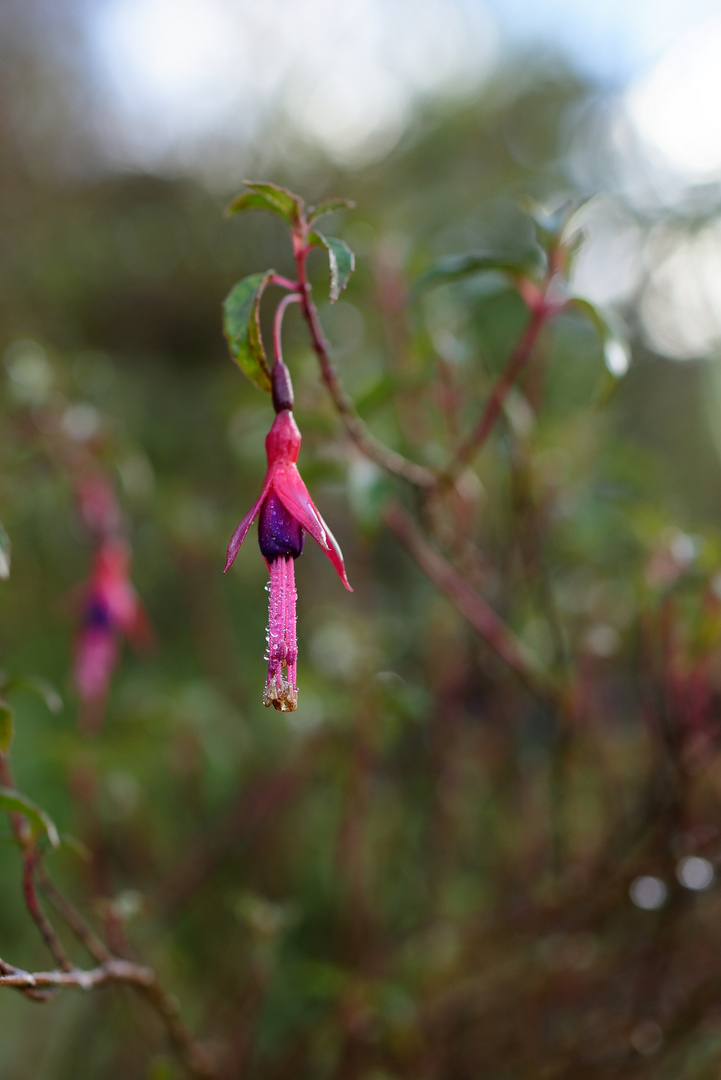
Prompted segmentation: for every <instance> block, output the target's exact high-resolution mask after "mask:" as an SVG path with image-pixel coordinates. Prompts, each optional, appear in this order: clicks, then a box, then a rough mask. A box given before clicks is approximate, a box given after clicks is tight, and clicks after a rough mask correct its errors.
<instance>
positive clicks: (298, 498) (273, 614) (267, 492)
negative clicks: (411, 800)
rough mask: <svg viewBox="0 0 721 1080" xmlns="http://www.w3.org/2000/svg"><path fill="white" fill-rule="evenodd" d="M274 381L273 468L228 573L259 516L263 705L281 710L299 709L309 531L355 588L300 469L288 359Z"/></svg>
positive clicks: (243, 526)
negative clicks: (264, 606) (263, 574)
mask: <svg viewBox="0 0 721 1080" xmlns="http://www.w3.org/2000/svg"><path fill="white" fill-rule="evenodd" d="M272 384H273V405H274V408H275V411H276V414H277V415H276V417H275V420H274V421H273V425H272V427H271V429H270V431H269V432H268V435H267V436H266V440H265V450H266V454H267V456H268V471H267V472H266V474H265V480H264V481H263V487H262V489H261V492H260V497H259V498H258V500H257V502H255V503H254V504H253V506H251V508H250V510H249V511H248V513H247V514H246V515H245V517H244V518H243V520H242V521H241V523H240V525H239V526H238V528H237V529H236V530H235V532H234V533H233V536H232V537H231V540H230V543H229V544H228V555H227V559H226V563H225V571H226V573H227V571H228V570H229V569H230V567H231V566H232V565H233V561H234V559H235V557H236V555H237V554H238V551H239V550H240V545H241V544H242V543H243V541H244V540H245V538H246V536H247V534H248V530H249V529H250V526H251V525H252V524H253V522H254V521H255V519H256V517H258V518H259V520H258V542H259V544H260V550H261V553H262V555H263V558H264V559H265V563H266V566H267V567H268V571H269V573H270V590H269V591H270V605H269V613H268V650H267V654H266V659H267V661H268V677H267V679H266V683H265V690H264V692H263V704H264V705H265V706H266V707H268V706H270V705H273V706H274V707H275V708H276V709H279V710H280V711H281V712H293V711H294V709H295V708H296V707H297V704H298V689H297V686H296V662H297V658H298V645H297V640H296V613H295V602H296V589H295V567H294V562H295V559H297V558H298V556H299V555H300V554H301V552H302V551H303V541H304V539H305V533H306V532H309V533H310V535H311V536H312V537H313V539H314V540H315V541H316V543H317V544H319V545H320V547H321V548H322V549H323V551H324V552H325V553H326V555H327V556H328V558H329V559H330V561H331V562H332V564H333V566H334V567H335V569H336V572H337V573H338V576H339V577H340V579H341V581H342V582H343V584H344V585H345V587H346V589H349V590H350V591H351V592H352V591H353V590H352V589H351V587H350V585H349V583H348V578H347V577H346V572H345V565H344V563H343V555H342V554H341V550H340V547H339V546H338V542H337V541H336V539H335V537H334V536H333V533H332V532H331V531H330V529H329V528H328V526H327V525H326V523H325V521H324V520H323V518H322V517H321V516H320V514H319V513H318V510H317V509H316V507H315V504H314V503H313V500H312V499H311V497H310V495H309V494H308V489H307V488H306V486H305V484H304V483H303V480H302V479H301V475H300V473H299V472H298V466H297V465H296V462H297V460H298V454H299V453H300V443H301V436H300V431H299V430H298V425H297V424H296V422H295V420H294V418H293V389H292V386H291V382H290V374H289V372H288V369H287V367H286V366H285V364H284V363H283V362H282V360H277V361H276V363H275V364H274V365H273V370H272ZM283 668H285V669H286V674H285V675H284V674H283Z"/></svg>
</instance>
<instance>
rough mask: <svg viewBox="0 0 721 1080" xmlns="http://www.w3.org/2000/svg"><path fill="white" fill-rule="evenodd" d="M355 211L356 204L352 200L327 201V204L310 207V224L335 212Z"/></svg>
mask: <svg viewBox="0 0 721 1080" xmlns="http://www.w3.org/2000/svg"><path fill="white" fill-rule="evenodd" d="M353 209H355V203H354V202H353V200H352V199H326V200H325V202H322V203H318V205H317V206H309V207H308V224H310V223H311V222H312V221H316V220H317V219H318V218H319V217H323V215H324V214H332V213H333V212H334V211H335V210H353Z"/></svg>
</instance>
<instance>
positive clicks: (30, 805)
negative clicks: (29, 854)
mask: <svg viewBox="0 0 721 1080" xmlns="http://www.w3.org/2000/svg"><path fill="white" fill-rule="evenodd" d="M0 810H7V811H8V813H10V814H22V815H23V816H24V817H26V818H27V819H28V821H29V822H30V823H31V824H32V825H33V827H34V828H35V829H36V830H37V831H38V832H41V833H43V834H44V835H45V836H47V838H48V840H49V841H50V843H51V844H52V846H53V847H58V846H59V844H60V837H59V836H58V830H57V829H56V828H55V825H54V823H53V821H52V819H51V818H50V816H49V815H48V814H46V813H45V811H44V810H42V809H41V808H40V807H39V806H37V805H36V804H35V803H34V802H32V800H31V799H28V798H27V797H26V796H25V795H21V794H20V792H19V791H15V789H14V788H5V787H0Z"/></svg>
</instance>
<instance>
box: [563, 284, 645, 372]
mask: <svg viewBox="0 0 721 1080" xmlns="http://www.w3.org/2000/svg"><path fill="white" fill-rule="evenodd" d="M568 303H569V307H572V308H576V309H577V310H578V311H580V312H581V313H582V314H584V315H585V316H586V317H587V318H588V319H590V321H591V322H592V323H593V325H594V326H595V328H596V330H597V331H598V336H599V337H600V339H601V345H602V347H603V360H604V363H605V365H606V368H607V370H608V372H609V374H610V375H613V377H614V378H615V379H621V378H623V376H624V375H625V374H626V372H627V371H628V366H629V363H630V360H631V353H630V350H629V347H628V342H627V341H626V335H625V333H624V330H623V326H622V324H621V322H620V320H619V319H618V318H617V317H616V316H614V315H613V314H612V313H611V312H609V311H603V310H602V309H601V308H598V307H596V305H595V304H592V303H590V301H588V300H583V299H582V298H581V297H580V296H574V297H572V298H571V299H570V300H569V302H568Z"/></svg>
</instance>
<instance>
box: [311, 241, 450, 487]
mask: <svg viewBox="0 0 721 1080" xmlns="http://www.w3.org/2000/svg"><path fill="white" fill-rule="evenodd" d="M293 249H294V253H295V261H296V266H297V268H298V292H299V295H300V303H301V307H302V310H303V316H304V318H305V321H306V322H307V324H308V329H309V330H310V337H311V343H312V345H313V351H314V352H315V354H316V356H317V357H318V363H319V364H320V372H321V378H322V380H323V382H324V383H325V386H326V388H327V390H328V392H329V393H330V396H331V398H332V399H333V404H334V405H335V407H336V409H337V411H338V415H339V416H340V418H341V420H342V421H343V424H344V425H345V429H346V431H347V432H348V434H349V435H350V437H351V439H352V440H353V442H354V443H355V444H356V446H357V447H358V449H359V450H360V451H361V453H362V454H364V455H365V456H366V457H367V458H369V459H370V460H371V461H374V462H375V463H376V465H380V467H381V468H382V469H386V470H387V471H388V472H391V473H395V475H396V476H402V477H403V479H404V480H407V481H408V482H409V483H411V484H413V486H414V487H417V488H420V489H421V490H423V491H428V490H430V489H431V488H433V487H435V482H436V481H435V477H434V475H433V473H432V472H431V471H430V469H426V468H425V467H424V466H423V465H418V464H416V462H414V461H409V460H408V459H407V458H404V457H403V455H402V454H398V453H396V451H395V450H391V449H390V447H388V446H384V445H383V443H381V442H379V441H378V440H377V439H376V438H375V437H374V436H373V435H371V433H370V432H369V431H368V428H367V427H366V425H365V424H364V423H363V421H362V420H361V418H360V416H358V413H357V412H356V411H355V406H354V404H353V401H352V399H351V398H350V397H349V396H348V394H346V392H345V390H344V389H343V385H342V383H341V381H340V379H339V378H338V373H337V372H336V370H335V368H334V367H333V364H332V363H331V359H330V355H329V353H328V345H327V343H326V340H325V337H324V335H323V330H322V327H321V325H320V319H319V318H318V311H317V309H316V306H315V304H314V303H313V300H312V298H311V292H310V284H309V283H308V277H307V274H306V269H305V260H306V258H307V256H308V251H309V248H308V246H307V244H306V243H305V238H304V237H299V236H295V237H294V238H293Z"/></svg>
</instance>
